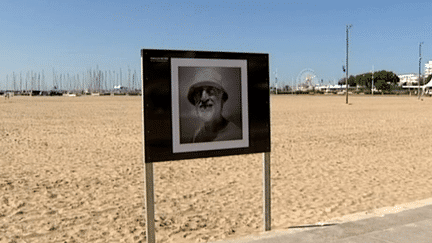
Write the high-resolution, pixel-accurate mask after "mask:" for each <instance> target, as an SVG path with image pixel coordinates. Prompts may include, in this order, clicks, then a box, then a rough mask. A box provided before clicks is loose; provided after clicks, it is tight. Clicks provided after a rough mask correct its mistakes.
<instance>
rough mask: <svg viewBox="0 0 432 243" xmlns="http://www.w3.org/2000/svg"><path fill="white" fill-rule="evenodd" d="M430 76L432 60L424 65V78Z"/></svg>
mask: <svg viewBox="0 0 432 243" xmlns="http://www.w3.org/2000/svg"><path fill="white" fill-rule="evenodd" d="M431 74H432V60H430V61H429V62H428V63H426V64H425V76H426V77H427V76H429V75H431Z"/></svg>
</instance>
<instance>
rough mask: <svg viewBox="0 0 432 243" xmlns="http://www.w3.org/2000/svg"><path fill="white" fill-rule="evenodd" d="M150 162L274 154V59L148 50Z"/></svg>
mask: <svg viewBox="0 0 432 243" xmlns="http://www.w3.org/2000/svg"><path fill="white" fill-rule="evenodd" d="M141 57H142V59H141V61H142V79H143V82H142V90H143V96H142V99H143V100H142V102H143V140H144V155H145V161H146V163H150V162H161V161H172V160H183V159H193V158H205V157H216V156H227V155H238V154H249V153H260V152H270V92H269V66H268V54H260V53H235V52H207V51H177V50H155V49H142V50H141Z"/></svg>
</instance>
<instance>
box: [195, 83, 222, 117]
mask: <svg viewBox="0 0 432 243" xmlns="http://www.w3.org/2000/svg"><path fill="white" fill-rule="evenodd" d="M222 95H223V92H222V91H221V90H219V89H217V88H214V87H211V86H204V87H200V88H198V89H197V91H196V92H195V94H194V101H195V108H196V110H197V113H198V116H199V117H200V118H201V119H202V120H203V121H204V122H210V121H213V120H215V119H217V118H219V117H221V116H222V102H223V101H222Z"/></svg>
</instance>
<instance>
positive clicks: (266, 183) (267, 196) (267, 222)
mask: <svg viewBox="0 0 432 243" xmlns="http://www.w3.org/2000/svg"><path fill="white" fill-rule="evenodd" d="M263 188H264V191H263V192H264V194H263V197H264V198H263V199H264V204H263V216H264V231H269V230H271V183H270V152H265V153H264V154H263Z"/></svg>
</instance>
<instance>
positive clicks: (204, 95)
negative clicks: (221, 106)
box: [201, 90, 209, 101]
mask: <svg viewBox="0 0 432 243" xmlns="http://www.w3.org/2000/svg"><path fill="white" fill-rule="evenodd" d="M208 99H209V94H208V93H207V91H206V90H203V91H202V94H201V100H202V101H207V100H208Z"/></svg>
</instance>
